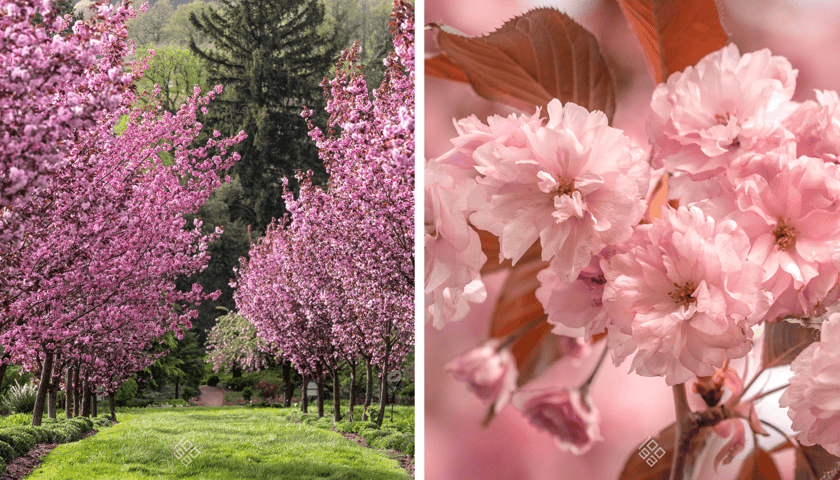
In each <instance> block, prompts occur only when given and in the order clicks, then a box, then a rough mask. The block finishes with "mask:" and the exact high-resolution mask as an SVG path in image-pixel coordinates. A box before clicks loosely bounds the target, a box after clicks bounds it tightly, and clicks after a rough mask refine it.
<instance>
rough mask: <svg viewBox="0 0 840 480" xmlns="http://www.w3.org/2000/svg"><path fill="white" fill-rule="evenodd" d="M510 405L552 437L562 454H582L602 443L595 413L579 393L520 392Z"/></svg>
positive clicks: (573, 391)
mask: <svg viewBox="0 0 840 480" xmlns="http://www.w3.org/2000/svg"><path fill="white" fill-rule="evenodd" d="M512 403H513V406H514V407H516V408H517V409H519V410H520V411H521V412H522V413H523V414H524V415H525V416H526V417H528V421H530V422H531V424H532V425H534V426H535V427H537V428H538V429H540V430H544V431H546V432H548V433H549V434H551V435H552V436H553V437H554V441H555V443H556V444H557V446H558V447H560V449H562V450H564V451H570V452H572V453H573V454H575V455H582V454H584V453H586V452H587V451H589V449H590V448H592V445H593V444H594V443H595V442H596V441H598V440H601V432H600V427H599V426H598V422H599V421H600V415H599V414H598V410H597V409H596V408H595V407H594V406H589V403H590V401H589V399H588V398H586V399H585V398H583V397H582V396H581V394H580V391H578V390H569V389H567V388H560V389H556V390H548V391H534V392H529V391H520V392H517V393H516V395H514V397H513V400H512Z"/></svg>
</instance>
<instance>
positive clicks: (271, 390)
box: [256, 380, 281, 398]
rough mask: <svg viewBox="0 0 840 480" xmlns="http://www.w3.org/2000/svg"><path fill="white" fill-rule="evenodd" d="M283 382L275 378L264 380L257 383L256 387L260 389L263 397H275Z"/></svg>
mask: <svg viewBox="0 0 840 480" xmlns="http://www.w3.org/2000/svg"><path fill="white" fill-rule="evenodd" d="M280 387H281V384H280V383H279V382H277V381H274V380H263V381H261V382H260V383H258V384H257V386H256V388H257V390H259V391H260V396H261V397H262V398H275V397H277V392H279V391H280Z"/></svg>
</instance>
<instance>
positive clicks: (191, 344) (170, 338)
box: [138, 330, 205, 398]
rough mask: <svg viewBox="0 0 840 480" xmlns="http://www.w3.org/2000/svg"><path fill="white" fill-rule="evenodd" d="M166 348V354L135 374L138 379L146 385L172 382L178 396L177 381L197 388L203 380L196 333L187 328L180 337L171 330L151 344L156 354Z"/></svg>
mask: <svg viewBox="0 0 840 480" xmlns="http://www.w3.org/2000/svg"><path fill="white" fill-rule="evenodd" d="M167 350H168V353H167V354H166V355H164V356H162V357H160V358H158V359H157V360H155V362H154V363H153V364H152V365H151V366H149V367H148V368H146V370H144V371H143V372H141V373H140V374H138V378H139V379H140V380H141V381H143V382H144V383H145V384H146V385H147V386H159V385H164V384H174V385H175V397H176V398H178V393H179V388H180V386H181V384H185V385H190V386H193V387H197V386H198V385H199V383H200V382H201V381H202V380H203V379H204V372H205V368H204V349H203V348H201V346H200V345H199V344H198V338H197V334H196V332H195V331H193V330H187V331H185V332H184V336H183V338H181V339H180V340H179V339H178V338H177V337H175V335H174V334H172V333H171V332H170V333H167V334H166V335H164V336H163V337H161V339H160V342H159V343H158V345H156V346H155V347H153V351H154V352H156V353H159V352H163V351H167Z"/></svg>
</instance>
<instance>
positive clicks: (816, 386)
mask: <svg viewBox="0 0 840 480" xmlns="http://www.w3.org/2000/svg"><path fill="white" fill-rule="evenodd" d="M838 345H840V314H837V313H835V314H833V315H831V316H830V317H829V319H828V320H827V321H825V322H823V324H822V328H821V335H820V341H819V342H816V343H812V344H811V345H809V346H808V347H807V348H806V349H805V350H803V351H802V353H800V354H799V356H797V357H796V359H795V360H794V361H793V363H791V364H790V367H791V370H792V371H793V377H791V380H790V386H789V387H788V388H787V389H786V390H785V393H784V394H782V398H781V399H780V400H779V404H780V405H781V406H782V407H789V409H788V416H789V417H790V418H791V420H793V424H792V426H791V427H792V428H793V429H794V430H796V431H798V432H800V434H799V435H798V436H797V439H798V440H799V441H800V442H801V443H802V444H803V445H814V444H820V445H822V446H823V448H825V449H826V450H827V451H828V452H830V453H831V454H833V455H837V456H840V434H838V432H840V406H838V405H837V393H838V389H840V375H838V373H840V369H838V366H840V351H838V348H837V346H838Z"/></svg>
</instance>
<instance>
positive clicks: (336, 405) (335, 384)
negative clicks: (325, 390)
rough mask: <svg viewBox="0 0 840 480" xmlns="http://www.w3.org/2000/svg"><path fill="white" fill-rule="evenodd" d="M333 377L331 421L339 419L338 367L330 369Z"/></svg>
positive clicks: (339, 387)
mask: <svg viewBox="0 0 840 480" xmlns="http://www.w3.org/2000/svg"><path fill="white" fill-rule="evenodd" d="M330 370H331V372H332V377H333V421H335V422H336V423H338V422H340V421H341V395H340V394H341V380H340V379H339V378H338V372H339V369H338V368H332V369H330Z"/></svg>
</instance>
